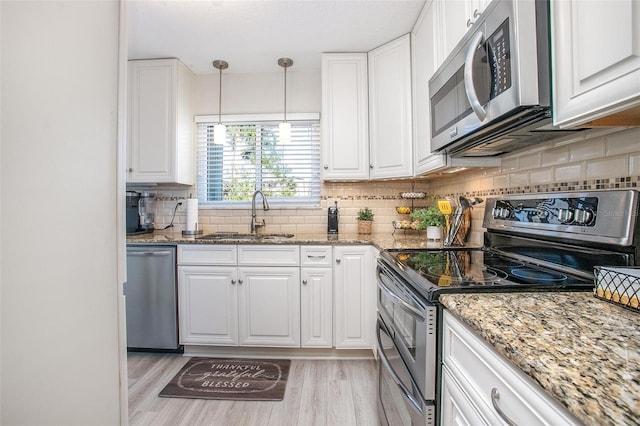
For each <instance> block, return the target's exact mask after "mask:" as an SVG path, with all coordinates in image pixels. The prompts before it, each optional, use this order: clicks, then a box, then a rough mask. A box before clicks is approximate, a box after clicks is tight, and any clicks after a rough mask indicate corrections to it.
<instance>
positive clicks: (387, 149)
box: [368, 34, 413, 179]
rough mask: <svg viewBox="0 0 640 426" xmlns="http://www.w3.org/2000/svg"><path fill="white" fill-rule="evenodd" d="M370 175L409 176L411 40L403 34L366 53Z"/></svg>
mask: <svg viewBox="0 0 640 426" xmlns="http://www.w3.org/2000/svg"><path fill="white" fill-rule="evenodd" d="M368 55H369V56H368V60H369V146H370V148H369V155H370V157H371V160H370V161H371V170H370V171H369V175H370V177H371V178H374V179H375V178H399V177H410V176H412V172H413V164H412V161H413V160H412V158H413V157H412V150H413V146H412V128H411V41H410V36H409V34H406V35H404V36H402V37H400V38H398V39H396V40H394V41H392V42H389V43H387V44H385V45H383V46H380V47H378V48H376V49H374V50H372V51H370V52H369V54H368Z"/></svg>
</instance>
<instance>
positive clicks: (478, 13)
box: [467, 9, 480, 28]
mask: <svg viewBox="0 0 640 426" xmlns="http://www.w3.org/2000/svg"><path fill="white" fill-rule="evenodd" d="M479 16H480V12H479V11H478V9H476V10H474V11H473V21H472V20H471V18H469V19H467V28H469V27H470V26H472V25H473V24H475V23H476V21H477V20H478V17H479Z"/></svg>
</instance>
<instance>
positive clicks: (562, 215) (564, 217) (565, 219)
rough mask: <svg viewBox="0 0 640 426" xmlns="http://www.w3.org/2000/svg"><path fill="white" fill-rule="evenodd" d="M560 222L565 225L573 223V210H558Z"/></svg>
mask: <svg viewBox="0 0 640 426" xmlns="http://www.w3.org/2000/svg"><path fill="white" fill-rule="evenodd" d="M558 220H559V221H560V223H563V224H567V223H571V222H572V221H573V210H571V209H558Z"/></svg>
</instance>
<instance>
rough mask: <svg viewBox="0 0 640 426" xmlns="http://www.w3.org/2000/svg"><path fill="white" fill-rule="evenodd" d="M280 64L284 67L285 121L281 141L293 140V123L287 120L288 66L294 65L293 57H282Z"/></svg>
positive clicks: (282, 126)
mask: <svg viewBox="0 0 640 426" xmlns="http://www.w3.org/2000/svg"><path fill="white" fill-rule="evenodd" d="M278 65H280V66H281V67H282V68H284V121H283V122H282V123H280V129H279V130H280V132H279V133H280V142H289V141H291V123H288V122H287V68H289V67H290V66H291V65H293V59H289V58H280V59H278Z"/></svg>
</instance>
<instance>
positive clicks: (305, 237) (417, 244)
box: [127, 231, 477, 250]
mask: <svg viewBox="0 0 640 426" xmlns="http://www.w3.org/2000/svg"><path fill="white" fill-rule="evenodd" d="M127 244H170V245H173V244H308V245H313V244H317V245H326V244H330V245H342V244H345V245H349V244H371V245H373V246H374V247H376V248H377V249H378V250H387V249H430V250H431V249H433V250H439V249H442V248H443V246H442V243H441V242H433V241H427V238H426V236H425V235H424V234H423V233H420V234H415V233H412V234H407V235H405V234H402V233H398V234H396V235H392V234H390V233H384V234H370V235H364V234H326V233H317V234H295V235H294V236H293V237H292V238H284V239H283V238H278V239H264V240H241V239H233V238H228V239H223V240H202V239H198V238H197V237H193V236H189V237H187V236H183V235H182V233H180V232H164V231H156V232H153V233H150V234H141V235H134V236H129V237H127ZM476 247H477V246H476Z"/></svg>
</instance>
